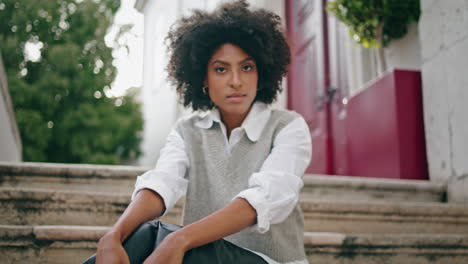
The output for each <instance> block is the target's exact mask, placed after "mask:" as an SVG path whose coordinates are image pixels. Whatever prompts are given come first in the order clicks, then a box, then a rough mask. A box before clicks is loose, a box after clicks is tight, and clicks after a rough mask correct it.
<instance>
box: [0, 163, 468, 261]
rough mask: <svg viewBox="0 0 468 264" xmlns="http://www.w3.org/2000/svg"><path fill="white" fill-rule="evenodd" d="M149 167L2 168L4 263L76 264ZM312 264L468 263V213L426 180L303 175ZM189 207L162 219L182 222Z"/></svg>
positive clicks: (0, 228) (1, 255) (0, 231)
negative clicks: (140, 175)
mask: <svg viewBox="0 0 468 264" xmlns="http://www.w3.org/2000/svg"><path fill="white" fill-rule="evenodd" d="M144 171H145V169H144V168H136V167H127V166H95V165H72V164H45V163H0V259H2V261H1V263H80V262H81V261H82V260H84V259H85V258H86V257H87V256H89V255H91V254H93V252H94V251H95V248H96V241H97V240H98V239H99V237H100V236H102V235H103V234H104V233H105V232H106V231H107V230H108V229H109V226H111V225H112V224H113V223H114V222H115V221H116V219H117V218H118V217H119V216H120V214H121V213H122V212H123V210H124V209H125V207H126V206H127V204H128V203H129V202H130V194H131V191H132V189H133V184H134V182H135V177H136V176H137V175H139V174H141V173H143V172H144ZM304 182H305V186H304V189H303V192H302V194H301V196H302V197H301V207H302V209H303V211H304V218H305V223H306V225H305V229H306V232H305V248H306V251H307V254H308V257H309V260H310V262H311V263H314V264H315V263H319V264H320V263H327V264H334V263H340V264H341V263H353V264H354V263H412V264H413V263H415V264H417V263H468V206H467V205H462V204H447V203H445V197H446V186H445V185H444V184H434V183H429V182H421V181H402V180H388V179H370V178H358V177H343V176H321V175H306V176H305V178H304ZM182 206H183V201H179V203H177V205H176V207H175V208H174V209H173V210H172V211H171V212H170V214H168V215H167V217H165V219H164V221H168V222H173V223H179V218H180V214H181V211H182Z"/></svg>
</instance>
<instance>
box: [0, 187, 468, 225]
mask: <svg viewBox="0 0 468 264" xmlns="http://www.w3.org/2000/svg"><path fill="white" fill-rule="evenodd" d="M0 200H4V201H7V202H8V201H14V200H15V201H16V200H18V201H21V200H24V201H37V202H43V201H49V202H50V201H56V202H60V201H63V202H65V201H67V202H69V203H73V201H77V202H79V203H80V204H83V203H96V202H100V203H118V204H128V203H129V202H130V195H129V194H128V193H126V194H115V193H101V192H71V191H55V190H54V191H51V190H44V189H42V190H41V189H27V188H10V187H0ZM300 203H301V208H302V209H303V211H304V213H307V212H330V211H332V212H337V213H345V214H351V213H357V214H381V215H412V216H438V217H457V218H460V219H462V218H463V219H466V218H468V205H465V204H451V203H437V202H417V203H415V202H412V203H410V202H408V203H403V202H382V201H343V200H329V199H327V200H320V199H307V200H302V201H301V202H300ZM182 204H183V203H182V202H180V201H179V202H178V203H177V205H178V206H182ZM66 206H67V204H64V208H66Z"/></svg>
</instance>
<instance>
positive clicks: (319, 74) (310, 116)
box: [286, 0, 333, 174]
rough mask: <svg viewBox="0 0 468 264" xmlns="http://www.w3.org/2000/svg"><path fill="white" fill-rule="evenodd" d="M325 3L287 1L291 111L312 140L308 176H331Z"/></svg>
mask: <svg viewBox="0 0 468 264" xmlns="http://www.w3.org/2000/svg"><path fill="white" fill-rule="evenodd" d="M323 1H324V0H296V1H294V0H286V17H287V28H288V36H289V40H290V44H291V55H292V63H291V68H290V71H289V76H288V87H289V88H288V108H289V109H292V110H295V111H296V112H298V113H300V114H302V116H303V117H304V119H305V121H306V122H307V124H308V125H309V128H310V132H311V137H312V146H313V147H312V149H313V154H312V162H311V164H310V166H309V168H308V169H307V172H308V173H318V174H332V173H333V171H332V168H333V165H332V159H331V155H332V152H331V150H332V145H331V142H330V137H329V131H330V120H329V114H328V113H329V104H328V103H327V91H326V90H327V89H326V88H327V86H328V82H329V81H328V80H327V79H326V76H328V74H327V72H326V71H327V70H328V67H327V64H328V55H327V50H326V47H327V43H326V35H325V34H326V23H324V21H325V19H326V15H325V12H324V9H323Z"/></svg>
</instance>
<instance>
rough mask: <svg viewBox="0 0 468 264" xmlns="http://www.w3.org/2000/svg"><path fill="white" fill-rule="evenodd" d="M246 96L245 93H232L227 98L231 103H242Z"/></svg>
mask: <svg viewBox="0 0 468 264" xmlns="http://www.w3.org/2000/svg"><path fill="white" fill-rule="evenodd" d="M245 97H246V95H245V94H231V95H228V96H227V100H228V102H230V103H242V101H244V98H245Z"/></svg>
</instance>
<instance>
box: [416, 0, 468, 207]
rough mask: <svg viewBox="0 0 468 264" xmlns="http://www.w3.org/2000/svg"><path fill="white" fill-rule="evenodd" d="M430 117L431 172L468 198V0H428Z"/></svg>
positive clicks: (424, 39)
mask: <svg viewBox="0 0 468 264" xmlns="http://www.w3.org/2000/svg"><path fill="white" fill-rule="evenodd" d="M421 10H422V16H421V20H420V23H419V33H420V40H421V48H422V76H423V96H424V120H425V129H426V141H427V153H428V163H429V174H430V179H431V180H432V181H437V182H444V181H447V182H449V200H451V201H468V191H467V190H468V104H467V102H468V0H450V1H438V0H422V1H421Z"/></svg>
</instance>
